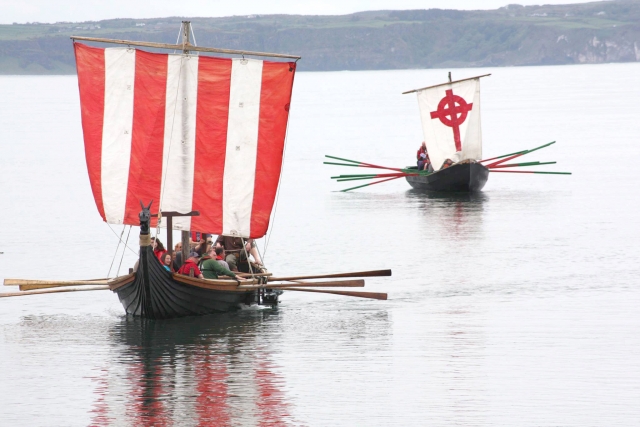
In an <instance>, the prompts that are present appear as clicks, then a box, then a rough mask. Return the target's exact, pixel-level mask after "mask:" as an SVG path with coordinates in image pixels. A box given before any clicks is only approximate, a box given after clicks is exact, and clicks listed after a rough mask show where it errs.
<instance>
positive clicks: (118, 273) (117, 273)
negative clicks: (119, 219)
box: [116, 226, 131, 277]
mask: <svg viewBox="0 0 640 427" xmlns="http://www.w3.org/2000/svg"><path fill="white" fill-rule="evenodd" d="M122 231H124V228H123V229H122ZM130 234H131V226H129V232H128V233H127V241H126V242H125V243H124V245H125V246H127V243H129V235H130ZM123 259H124V249H123V250H122V257H120V265H118V271H117V272H116V277H118V276H119V275H120V267H122V260H123Z"/></svg>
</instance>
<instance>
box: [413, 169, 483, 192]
mask: <svg viewBox="0 0 640 427" xmlns="http://www.w3.org/2000/svg"><path fill="white" fill-rule="evenodd" d="M409 169H417V168H416V167H413V168H409ZM488 179H489V169H487V167H486V166H484V165H481V164H480V163H475V162H473V163H457V164H455V165H453V166H450V167H448V168H446V169H441V170H439V171H437V172H434V173H432V174H431V175H426V176H407V182H408V183H409V184H411V186H412V187H413V188H415V189H416V190H420V191H441V192H467V193H468V192H474V191H480V190H482V188H483V187H484V185H485V184H486V183H487V180H488Z"/></svg>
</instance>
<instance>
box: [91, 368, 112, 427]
mask: <svg viewBox="0 0 640 427" xmlns="http://www.w3.org/2000/svg"><path fill="white" fill-rule="evenodd" d="M108 376H109V372H108V371H105V370H103V371H102V375H101V376H100V377H99V378H97V379H95V378H94V381H97V382H98V385H97V387H96V394H97V395H98V399H97V401H96V403H95V405H94V408H93V409H92V410H91V412H92V413H93V414H94V415H93V418H92V419H91V424H90V426H92V427H94V426H95V427H101V426H109V425H111V423H112V422H113V421H114V420H113V419H112V418H110V417H109V403H108V402H107V399H106V395H107V392H108V391H109V381H108Z"/></svg>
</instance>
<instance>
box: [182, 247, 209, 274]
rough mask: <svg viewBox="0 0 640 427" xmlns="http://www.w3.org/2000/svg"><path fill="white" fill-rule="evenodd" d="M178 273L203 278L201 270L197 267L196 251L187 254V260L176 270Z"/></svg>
mask: <svg viewBox="0 0 640 427" xmlns="http://www.w3.org/2000/svg"><path fill="white" fill-rule="evenodd" d="M178 274H184V275H185V276H191V277H197V278H198V279H204V276H203V275H202V272H201V271H200V269H199V268H198V253H197V252H191V254H189V258H187V262H185V263H184V264H183V265H182V267H180V270H178Z"/></svg>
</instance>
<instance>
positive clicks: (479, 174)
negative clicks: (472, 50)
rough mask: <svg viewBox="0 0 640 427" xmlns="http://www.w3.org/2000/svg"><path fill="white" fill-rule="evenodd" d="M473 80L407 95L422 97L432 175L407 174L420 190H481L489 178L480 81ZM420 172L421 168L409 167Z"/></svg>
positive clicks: (458, 81)
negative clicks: (482, 121)
mask: <svg viewBox="0 0 640 427" xmlns="http://www.w3.org/2000/svg"><path fill="white" fill-rule="evenodd" d="M489 75H490V74H485V75H483V76H477V77H470V78H468V79H462V80H457V81H451V73H449V81H448V82H446V83H442V84H438V85H435V86H428V87H425V88H422V89H415V90H410V91H407V92H404V94H407V93H417V94H418V106H419V107H420V119H421V121H422V131H423V134H424V141H425V143H426V146H427V152H428V153H429V158H430V160H431V167H432V169H433V170H432V171H430V172H431V173H428V174H427V173H424V172H423V173H421V174H418V175H413V174H410V175H407V176H406V179H407V182H408V183H409V184H410V185H411V186H412V187H413V188H415V189H416V190H424V191H446V192H461V191H465V192H473V191H480V190H482V188H483V187H484V185H485V184H486V183H487V180H488V179H489V169H488V168H487V167H486V166H484V165H482V164H481V163H479V161H480V160H481V159H482V127H481V126H480V78H481V77H486V76H489ZM407 169H408V170H409V171H416V173H417V172H418V167H417V166H413V167H409V168H407Z"/></svg>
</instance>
